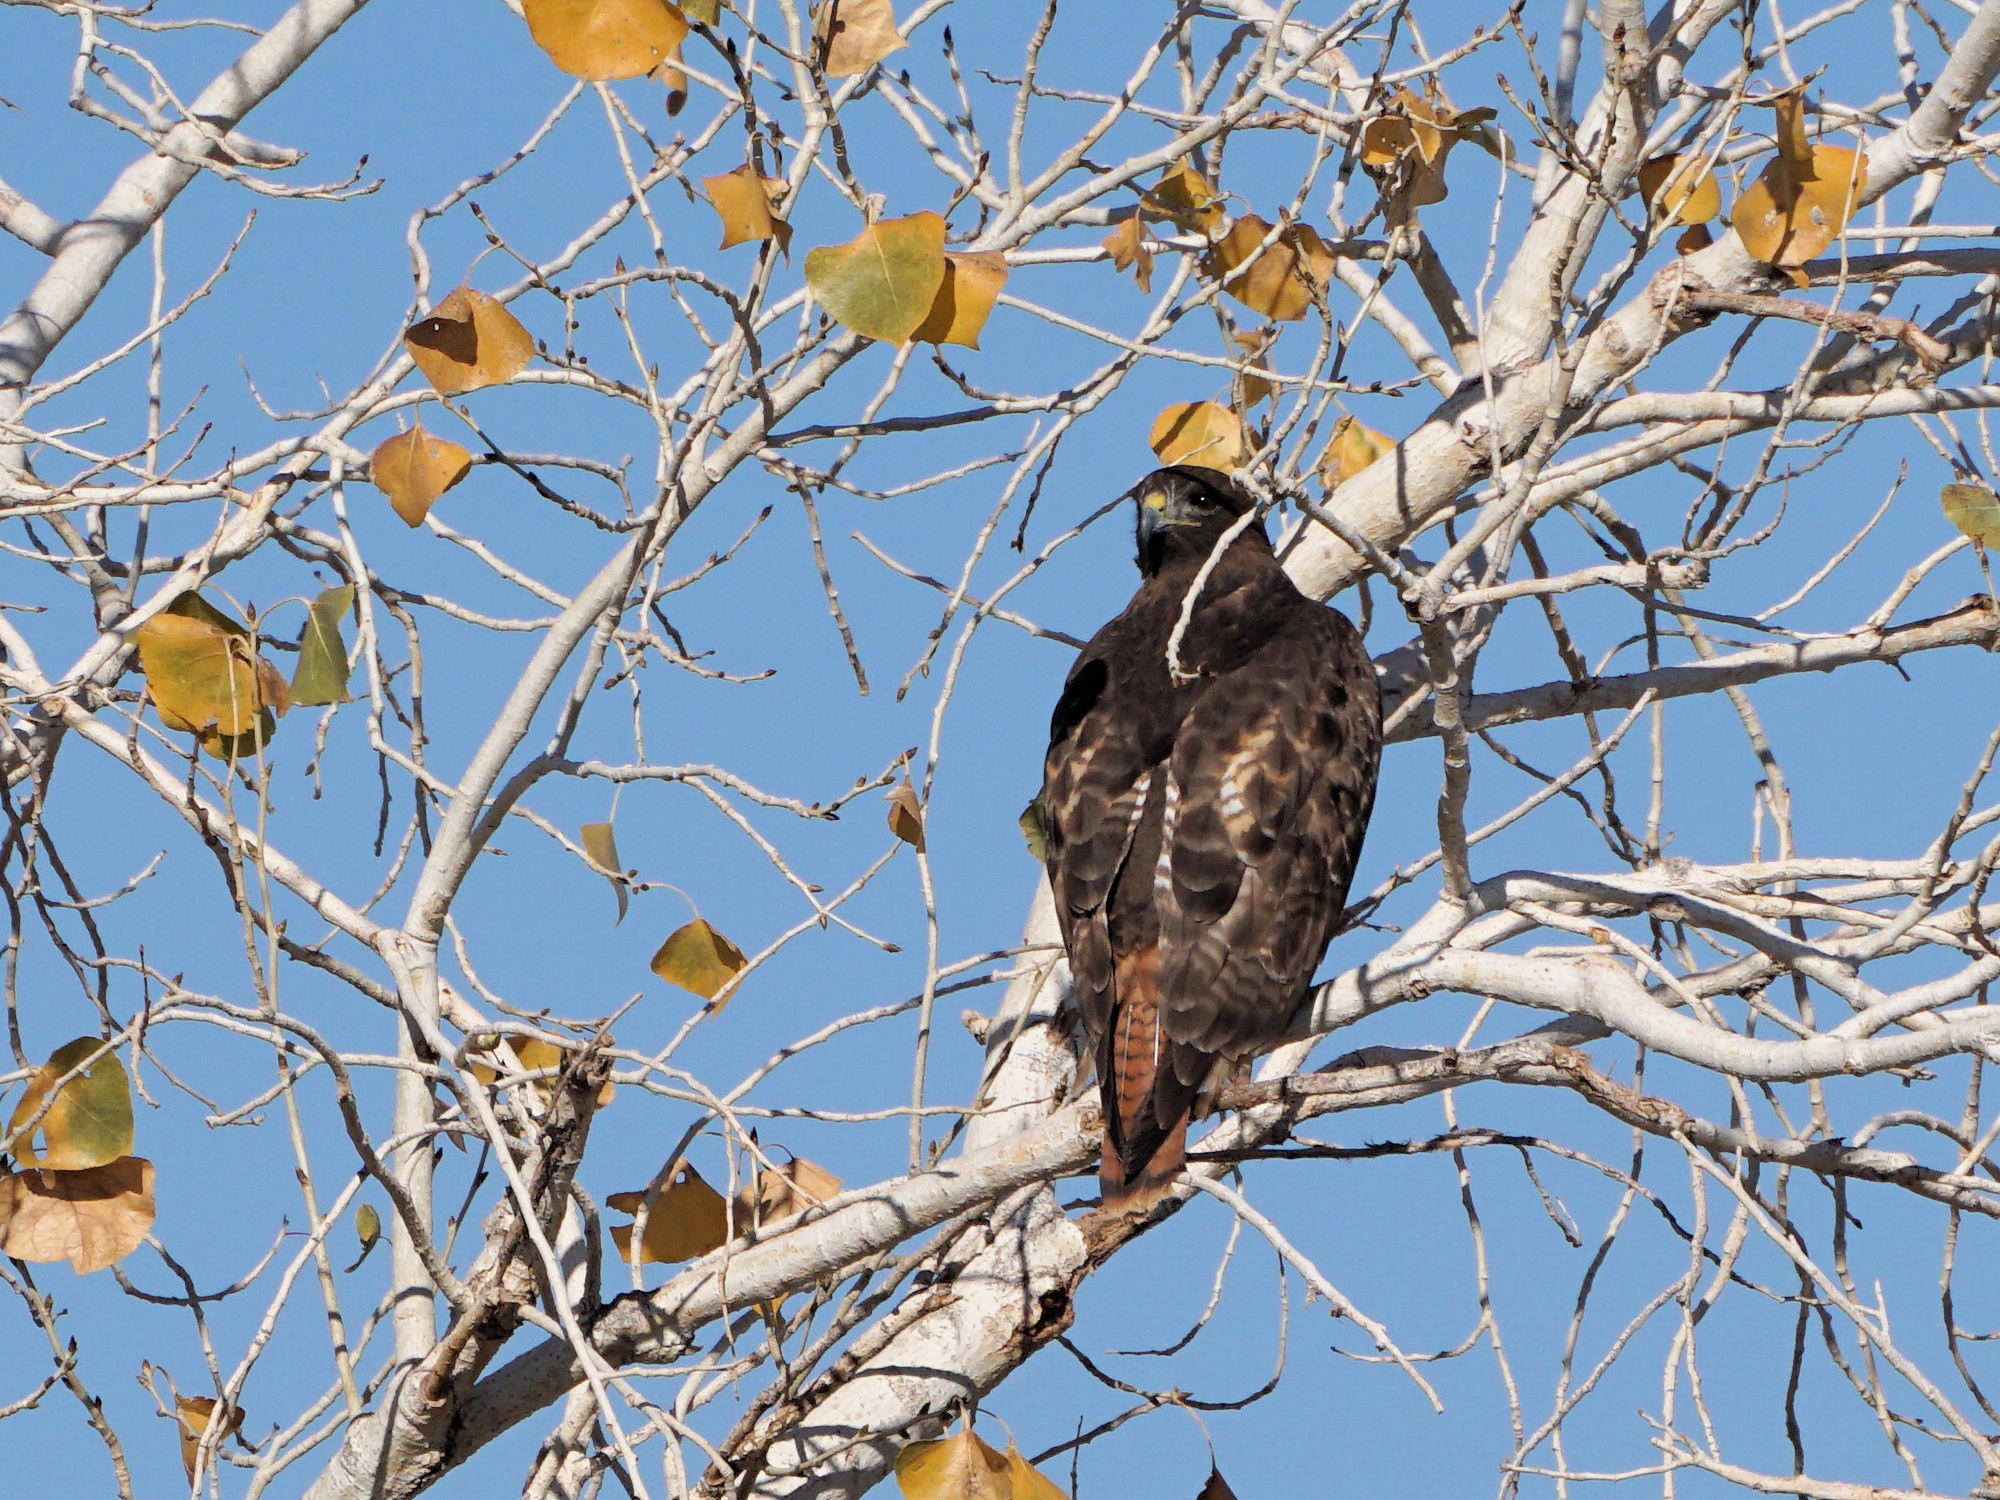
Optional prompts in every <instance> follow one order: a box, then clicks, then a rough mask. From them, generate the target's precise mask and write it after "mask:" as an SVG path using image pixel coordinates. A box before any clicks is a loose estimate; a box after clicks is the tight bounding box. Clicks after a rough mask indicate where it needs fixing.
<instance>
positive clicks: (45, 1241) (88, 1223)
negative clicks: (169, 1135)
mask: <svg viewBox="0 0 2000 1500" xmlns="http://www.w3.org/2000/svg"><path fill="white" fill-rule="evenodd" d="M37 1141H39V1142H40V1144H39V1145H37V1144H36V1143H37ZM0 1147H4V1149H5V1150H6V1151H7V1152H8V1153H9V1154H10V1155H12V1156H13V1157H14V1158H15V1159H16V1160H17V1161H18V1162H20V1163H21V1170H19V1171H5V1172H0V1254H6V1255H11V1256H14V1257H16V1258H17V1259H20V1260H32V1261H57V1260H67V1261H68V1262H69V1263H70V1264H71V1265H72V1266H73V1267H75V1269H76V1272H77V1274H78V1275H88V1274H89V1273H90V1272H92V1271H101V1270H103V1269H104V1267H106V1266H108V1265H111V1264H112V1263H113V1262H114V1261H119V1260H123V1259H124V1258H125V1257H126V1256H128V1255H130V1254H131V1253H132V1252H133V1251H134V1250H136V1249H138V1248H139V1246H140V1245H141V1244H142V1243H144V1241H145V1238H146V1234H147V1231H148V1230H150V1229H151V1228H152V1227H153V1164H152V1163H151V1162H149V1161H147V1160H146V1159H145V1158H144V1157H139V1156H133V1155H131V1154H130V1153H131V1150H132V1085H131V1081H130V1080H129V1079H128V1078H127V1077H126V1074H125V1064H124V1063H122V1062H120V1061H119V1059H118V1054H117V1053H116V1052H115V1051H113V1050H112V1047H111V1044H110V1043H108V1042H106V1041H104V1040H102V1039H101V1038H99V1037H94V1036H84V1037H78V1038H77V1039H76V1040H75V1041H73V1042H66V1043H64V1044H63V1045H62V1046H60V1047H58V1048H56V1050H55V1051H54V1052H53V1053H52V1054H50V1056H49V1060H48V1061H47V1062H45V1063H43V1064H42V1065H41V1067H39V1068H37V1069H36V1070H35V1072H34V1074H33V1076H31V1077H30V1078H29V1079H28V1086H27V1090H26V1092H24V1093H23V1094H22V1096H21V1097H20V1099H18V1100H17V1101H15V1105H14V1112H13V1115H12V1117H11V1118H10V1119H9V1120H8V1122H7V1134H6V1136H5V1138H4V1139H0Z"/></svg>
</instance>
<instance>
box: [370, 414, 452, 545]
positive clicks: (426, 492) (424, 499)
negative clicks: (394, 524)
mask: <svg viewBox="0 0 2000 1500" xmlns="http://www.w3.org/2000/svg"><path fill="white" fill-rule="evenodd" d="M471 472H472V454H471V453H470V452H469V451H467V450H466V449H464V448H461V447H460V446H459V445H458V444H457V443H454V442H453V441H452V440H451V439H450V438H441V437H432V436H431V435H430V434H429V433H428V432H425V431H424V424H423V423H421V422H419V423H417V425H416V426H414V427H412V428H411V429H410V430H409V431H408V432H399V433H397V434H396V435H395V436H394V437H392V438H390V439H388V440H387V441H386V442H384V443H383V444H382V445H381V446H380V447H378V448H377V449H376V450H375V451H374V452H373V453H372V454H370V455H369V458H368V477H369V479H370V480H372V481H373V482H374V485H375V488H376V489H378V490H380V491H381V492H382V493H383V494H385V495H387V496H388V497H389V507H390V509H392V510H394V511H395V512H396V514H397V515H399V516H401V517H402V518H403V520H404V522H405V523H406V524H408V525H410V526H421V525H423V524H424V517H425V516H427V515H429V514H430V513H431V507H432V506H433V505H435V504H437V502H438V497H439V496H441V495H443V494H444V492H445V491H446V490H448V489H450V488H451V487H452V486H453V485H455V484H457V483H458V482H459V481H460V480H461V479H463V478H465V476H466V475H467V474H470V473H471Z"/></svg>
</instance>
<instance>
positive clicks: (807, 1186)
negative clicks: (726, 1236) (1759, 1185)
mask: <svg viewBox="0 0 2000 1500" xmlns="http://www.w3.org/2000/svg"><path fill="white" fill-rule="evenodd" d="M839 1191H840V1179H839V1178H838V1177H836V1176H834V1175H833V1173H831V1172H829V1171H827V1169H826V1168H825V1167H822V1166H819V1165H817V1164H816V1163H814V1162H809V1161H807V1160H806V1159H805V1158H804V1157H803V1156H795V1157H793V1158H792V1159H791V1160H790V1161H789V1162H787V1163H785V1165H784V1166H782V1167H766V1168H765V1169H764V1170H763V1171H761V1172H759V1173H758V1174H757V1181H756V1183H755V1184H754V1185H753V1186H746V1187H745V1188H744V1189H743V1190H742V1191H741V1192H739V1193H738V1194H737V1195H736V1232H737V1233H738V1234H741V1233H743V1232H744V1231H745V1230H748V1229H762V1228H767V1227H768V1226H770V1225H772V1224H776V1223H777V1222H778V1221H779V1220H781V1219H789V1218H791V1217H793V1216H794V1215H796V1214H802V1213H804V1212H805V1211H806V1210H807V1209H809V1208H817V1207H818V1206H819V1205H820V1204H822V1203H824V1202H826V1201H827V1199H829V1198H831V1197H832V1196H833V1195H834V1194H835V1193H837V1192H839Z"/></svg>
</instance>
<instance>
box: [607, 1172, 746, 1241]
mask: <svg viewBox="0 0 2000 1500" xmlns="http://www.w3.org/2000/svg"><path fill="white" fill-rule="evenodd" d="M645 1201H646V1195H645V1194H644V1193H613V1194H612V1195H611V1196H610V1197H609V1198H606V1199H605V1200H604V1203H605V1206H606V1207H607V1208H613V1209H616V1210H617V1211H618V1212H619V1213H621V1214H631V1215H632V1216H633V1217H634V1219H635V1220H636V1219H637V1217H638V1213H639V1209H640V1206H641V1205H643V1204H644V1203H645ZM737 1227H738V1228H739V1229H740V1228H741V1227H742V1226H741V1225H739V1226H737ZM632 1229H633V1226H632V1225H631V1224H618V1225H614V1226H613V1227H612V1230H611V1238H612V1239H613V1240H614V1241H615V1242H616V1243H617V1246H618V1254H619V1255H620V1256H621V1257H622V1258H623V1259H625V1260H627V1261H629V1260H631V1259H632ZM728 1243H729V1205H728V1204H727V1203H726V1202H724V1201H723V1197H722V1194H720V1193H718V1192H717V1191H716V1190H715V1189H714V1188H712V1187H710V1186H709V1185H708V1184H707V1183H706V1182H704V1181H703V1180H702V1176H701V1173H699V1172H697V1171H696V1170H695V1169H694V1168H693V1167H692V1166H690V1165H688V1163H686V1162H682V1163H681V1164H680V1168H679V1170H678V1171H676V1172H675V1173H674V1174H673V1179H672V1181H670V1182H669V1183H668V1184H667V1186H666V1187H664V1188H662V1189H661V1190H660V1196H659V1197H658V1198H656V1199H655V1200H654V1201H653V1210H652V1212H651V1213H649V1214H647V1215H646V1237H645V1239H644V1240H643V1241H641V1242H640V1246H639V1263H640V1264H641V1265H644V1264H645V1263H646V1262H648V1261H654V1262H661V1263H664V1262H668V1261H677V1260H696V1259H699V1258H700V1257H701V1256H704V1255H706V1254H708V1252H709V1251H711V1250H714V1249H716V1248H717V1247H719V1246H722V1245H726V1244H728Z"/></svg>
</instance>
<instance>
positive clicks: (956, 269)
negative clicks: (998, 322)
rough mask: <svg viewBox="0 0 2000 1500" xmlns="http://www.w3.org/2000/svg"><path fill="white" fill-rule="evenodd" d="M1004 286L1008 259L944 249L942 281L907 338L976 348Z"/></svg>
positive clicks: (987, 252) (993, 253)
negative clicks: (921, 321)
mask: <svg viewBox="0 0 2000 1500" xmlns="http://www.w3.org/2000/svg"><path fill="white" fill-rule="evenodd" d="M1006 284H1007V257H1006V256H1005V255H1003V254H1002V253H1001V252H1000V251H998V250H965V251H959V250H947V251H946V252H945V256H944V280H943V281H941V282H939V283H938V290H937V299H936V300H935V301H934V302H932V303H931V310H930V312H929V313H928V314H927V315H926V316H925V318H924V321H923V325H922V326H921V327H919V328H918V329H917V331H916V332H915V333H913V334H911V335H910V337H911V338H913V339H917V340H919V341H921V342H923V343H926V344H963V345H965V347H966V348H968V349H977V348H978V347H979V330H980V329H982V328H984V327H985V326H986V320H987V318H989V317H991V316H992V313H993V304H994V302H995V301H996V300H998V298H999V296H1000V288H1001V287H1003V286H1005V285H1006Z"/></svg>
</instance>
